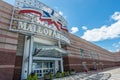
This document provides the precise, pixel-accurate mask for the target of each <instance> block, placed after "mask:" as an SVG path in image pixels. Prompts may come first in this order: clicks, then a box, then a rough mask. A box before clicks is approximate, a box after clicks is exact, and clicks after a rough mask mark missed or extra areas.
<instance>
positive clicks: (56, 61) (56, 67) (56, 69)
mask: <svg viewBox="0 0 120 80" xmlns="http://www.w3.org/2000/svg"><path fill="white" fill-rule="evenodd" d="M57 71H59V66H58V60H55V74H56V72H57Z"/></svg>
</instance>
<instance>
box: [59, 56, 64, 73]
mask: <svg viewBox="0 0 120 80" xmlns="http://www.w3.org/2000/svg"><path fill="white" fill-rule="evenodd" d="M60 63H61V64H60V65H61V72H64V68H63V58H61V61H60Z"/></svg>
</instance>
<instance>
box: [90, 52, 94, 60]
mask: <svg viewBox="0 0 120 80" xmlns="http://www.w3.org/2000/svg"><path fill="white" fill-rule="evenodd" d="M90 55H91V59H94V52H93V51H90Z"/></svg>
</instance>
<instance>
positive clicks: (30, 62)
mask: <svg viewBox="0 0 120 80" xmlns="http://www.w3.org/2000/svg"><path fill="white" fill-rule="evenodd" d="M33 38H34V37H33V36H30V46H29V63H28V74H30V73H31V71H32V60H33V56H32V55H33V54H32V52H33Z"/></svg>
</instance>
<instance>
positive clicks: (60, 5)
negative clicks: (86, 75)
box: [4, 0, 120, 52]
mask: <svg viewBox="0 0 120 80" xmlns="http://www.w3.org/2000/svg"><path fill="white" fill-rule="evenodd" d="M4 1H7V2H9V3H11V4H13V3H14V0H4ZM39 1H41V2H43V3H45V4H46V5H48V6H49V7H51V8H53V9H54V10H56V11H58V12H59V13H60V14H61V15H62V16H63V17H64V18H65V19H66V20H67V22H68V28H69V32H71V33H72V34H75V35H77V36H79V37H81V38H83V39H85V40H87V41H90V42H92V43H94V44H96V45H98V46H101V47H102V48H105V49H107V50H109V51H112V52H116V51H118V50H119V49H120V0H39Z"/></svg>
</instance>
